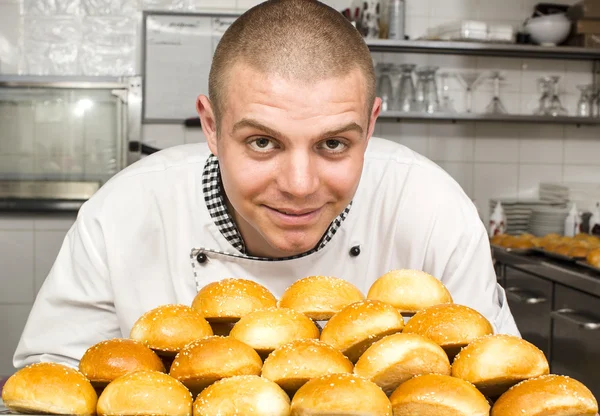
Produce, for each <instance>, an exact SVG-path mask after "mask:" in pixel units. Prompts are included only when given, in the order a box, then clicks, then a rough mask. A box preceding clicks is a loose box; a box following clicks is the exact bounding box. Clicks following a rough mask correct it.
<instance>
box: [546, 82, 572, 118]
mask: <svg viewBox="0 0 600 416" xmlns="http://www.w3.org/2000/svg"><path fill="white" fill-rule="evenodd" d="M550 80H551V82H552V84H551V85H552V91H553V92H552V99H551V100H550V106H549V107H548V115H550V116H552V117H559V116H566V115H568V114H569V112H568V111H567V109H566V108H564V107H563V106H562V104H561V102H560V97H559V94H558V81H560V76H558V75H555V76H551V77H550Z"/></svg>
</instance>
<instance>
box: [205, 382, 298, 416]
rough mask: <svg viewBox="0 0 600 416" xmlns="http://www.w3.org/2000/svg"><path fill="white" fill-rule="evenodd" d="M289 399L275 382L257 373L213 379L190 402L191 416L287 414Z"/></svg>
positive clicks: (288, 412) (283, 415)
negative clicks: (211, 382) (214, 381)
mask: <svg viewBox="0 0 600 416" xmlns="http://www.w3.org/2000/svg"><path fill="white" fill-rule="evenodd" d="M289 414H290V398H289V397H288V395H287V394H285V392H284V391H283V390H282V389H281V388H280V387H279V386H278V385H277V384H275V383H273V382H272V381H269V380H267V379H266V378H262V377H259V376H236V377H230V378H225V379H223V380H220V381H217V382H216V383H215V384H213V385H211V386H210V387H208V388H207V389H206V390H204V391H203V392H202V393H201V394H200V395H199V396H198V397H197V398H196V400H195V401H194V415H195V416H213V415H244V416H264V415H268V416H289Z"/></svg>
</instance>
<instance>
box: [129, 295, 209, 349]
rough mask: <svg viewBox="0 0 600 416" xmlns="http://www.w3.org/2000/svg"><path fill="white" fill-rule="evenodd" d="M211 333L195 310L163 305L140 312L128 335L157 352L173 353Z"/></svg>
mask: <svg viewBox="0 0 600 416" xmlns="http://www.w3.org/2000/svg"><path fill="white" fill-rule="evenodd" d="M211 335H213V332H212V328H211V327H210V325H209V324H208V322H206V320H205V319H204V318H203V317H202V315H200V314H199V313H198V311H196V310H194V309H192V308H190V307H189V306H185V305H163V306H159V307H158V308H154V309H152V310H151V311H148V312H146V313H145V314H144V315H142V316H141V317H140V318H139V319H138V320H137V321H136V322H135V324H134V325H133V328H132V329H131V334H130V338H131V339H134V340H136V341H140V342H142V343H144V344H145V345H146V346H148V347H149V348H151V349H153V350H154V351H155V352H157V353H158V354H159V355H171V356H174V355H176V354H177V353H178V352H179V351H180V350H181V349H182V348H183V347H184V346H185V345H186V344H188V343H190V342H192V341H195V340H197V339H201V338H206V337H209V336H211Z"/></svg>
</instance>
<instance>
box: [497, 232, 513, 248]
mask: <svg viewBox="0 0 600 416" xmlns="http://www.w3.org/2000/svg"><path fill="white" fill-rule="evenodd" d="M515 241H517V237H515V236H514V235H507V236H506V237H505V238H503V239H502V241H501V242H500V245H501V246H502V247H504V248H510V246H512V245H513V243H514V242H515Z"/></svg>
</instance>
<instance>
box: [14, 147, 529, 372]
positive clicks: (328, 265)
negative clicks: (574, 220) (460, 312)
mask: <svg viewBox="0 0 600 416" xmlns="http://www.w3.org/2000/svg"><path fill="white" fill-rule="evenodd" d="M209 155H210V151H209V149H208V146H207V145H206V144H205V143H202V144H189V145H182V146H176V147H173V148H169V149H166V150H163V151H161V152H159V153H155V154H154V155H152V156H149V157H147V158H144V159H143V160H141V161H139V162H137V163H135V164H133V165H131V166H129V167H127V168H126V169H124V170H123V171H121V172H120V173H118V174H117V175H115V176H114V177H113V178H112V179H111V180H109V181H108V182H107V183H106V184H105V185H104V186H103V187H102V188H101V189H100V190H99V191H98V192H97V193H96V194H95V195H94V196H93V197H92V198H91V199H90V200H89V201H87V202H86V203H85V204H84V205H83V206H82V207H81V209H80V211H79V214H78V217H77V220H76V222H75V223H74V224H73V226H72V227H71V229H70V230H69V231H68V233H67V235H66V237H65V240H64V242H63V245H62V247H61V249H60V252H59V254H58V257H57V259H56V261H55V263H54V265H53V267H52V269H51V271H50V273H49V275H48V277H47V279H46V280H45V282H44V284H43V286H42V288H41V290H40V291H39V293H38V296H37V299H36V301H35V303H34V305H33V308H32V310H31V313H30V316H29V319H28V321H27V324H26V326H25V330H24V332H23V334H22V337H21V339H20V342H19V345H18V347H17V350H16V352H15V355H14V362H13V363H14V365H15V367H16V368H21V367H23V366H25V365H28V364H31V363H34V362H39V361H52V362H60V363H63V364H67V365H70V366H73V367H76V366H77V365H78V362H79V359H80V358H81V356H82V355H83V353H84V352H85V351H86V349H87V348H89V347H90V346H92V345H93V344H95V343H98V342H100V341H103V340H106V339H110V338H115V337H128V336H129V334H130V331H131V328H132V326H133V324H134V323H135V321H136V320H137V319H138V318H139V317H140V316H141V315H142V314H144V313H145V312H147V311H149V310H150V309H153V308H155V307H158V306H160V305H164V304H185V305H191V303H192V301H193V299H194V297H195V295H196V293H197V292H198V290H199V289H200V288H202V287H203V286H204V285H206V284H208V283H211V282H215V281H218V280H221V279H224V278H230V277H234V278H244V279H250V280H253V281H256V282H258V283H260V284H262V285H264V286H265V287H267V288H268V289H269V290H271V292H272V293H273V294H274V295H275V296H276V297H278V298H279V297H280V296H281V295H282V293H283V291H284V290H285V289H286V288H287V287H288V286H290V285H291V284H292V283H293V282H294V281H296V280H298V279H300V278H303V277H306V276H311V275H328V276H336V277H340V278H343V279H346V280H347V281H349V282H351V283H352V284H354V285H356V286H357V287H358V288H359V289H360V290H361V291H362V292H363V293H364V294H365V295H366V294H367V292H368V290H369V287H370V286H371V284H372V283H373V282H374V281H375V280H376V279H377V278H378V277H380V276H381V275H383V274H384V273H386V272H388V271H390V270H393V269H403V268H408V269H418V270H423V271H425V272H428V273H430V274H432V275H433V276H435V277H436V278H438V279H440V281H441V282H442V283H443V284H444V285H446V287H447V288H448V290H449V291H450V293H451V295H452V297H453V299H454V302H455V303H458V304H462V305H466V306H469V307H471V308H474V309H476V310H478V311H479V312H480V313H481V314H483V315H484V316H485V317H486V318H487V319H488V320H489V321H490V322H491V324H492V326H493V327H494V330H495V331H496V332H497V333H507V334H514V335H520V334H519V331H518V329H517V326H516V324H515V321H514V319H513V317H512V315H511V313H510V310H509V307H508V305H507V300H506V296H505V293H504V291H503V289H502V288H501V287H500V286H499V285H498V284H497V280H496V275H495V272H494V268H493V264H492V258H491V251H490V245H489V240H488V236H487V233H486V229H485V226H484V224H483V223H482V222H481V220H480V218H479V216H478V214H477V211H476V208H475V206H474V205H473V203H472V201H471V200H470V199H469V198H468V196H467V195H466V194H465V193H464V192H463V190H462V189H461V188H460V186H459V185H458V184H457V183H456V182H455V181H454V180H453V179H452V178H451V177H450V176H449V175H448V174H447V173H446V172H444V171H443V170H442V169H441V168H440V167H438V166H437V165H435V164H434V163H433V162H431V161H429V160H428V159H426V158H425V157H423V156H421V155H419V154H417V153H415V152H413V151H411V150H409V149H408V148H406V147H404V146H402V145H399V144H397V143H394V142H391V141H388V140H383V139H377V138H372V139H371V141H370V143H369V145H368V148H367V152H366V154H365V163H364V168H363V173H362V177H361V181H360V184H359V187H358V189H357V192H356V195H355V197H354V199H353V204H352V208H351V210H350V213H349V215H348V217H347V218H346V220H345V221H344V222H343V223H342V226H341V228H340V229H339V230H338V231H337V233H336V234H335V235H334V236H333V238H332V239H331V241H330V242H329V243H328V244H327V245H326V246H325V247H324V248H322V249H321V250H318V251H316V252H314V253H312V254H309V255H307V256H304V257H300V258H297V259H292V260H282V261H266V260H257V259H252V258H245V257H243V256H241V255H240V254H239V252H236V251H235V249H234V248H233V247H232V246H231V244H230V243H229V242H228V241H227V240H226V239H225V237H224V236H223V235H222V234H221V233H220V232H219V230H218V229H217V226H216V225H215V224H214V222H213V220H212V219H211V217H210V214H209V212H208V209H207V207H206V204H205V201H204V195H203V192H202V173H203V167H204V165H205V162H206V160H207V158H208V156H209ZM353 247H359V250H360V254H359V255H358V256H355V255H352V254H351V251H352V252H353V254H356V251H357V250H356V249H355V250H352V248H353ZM198 253H204V254H205V256H206V259H207V260H206V261H205V262H203V263H201V262H199V261H198V260H197V254H198Z"/></svg>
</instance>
